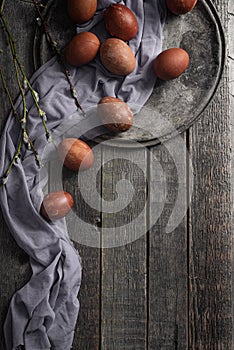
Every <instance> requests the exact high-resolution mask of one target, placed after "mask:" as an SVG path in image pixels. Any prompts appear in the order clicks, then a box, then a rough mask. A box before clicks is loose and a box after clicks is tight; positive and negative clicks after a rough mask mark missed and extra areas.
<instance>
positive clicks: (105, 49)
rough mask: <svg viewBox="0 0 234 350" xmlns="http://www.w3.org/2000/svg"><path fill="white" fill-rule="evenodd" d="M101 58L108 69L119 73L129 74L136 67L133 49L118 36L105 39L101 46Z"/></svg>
mask: <svg viewBox="0 0 234 350" xmlns="http://www.w3.org/2000/svg"><path fill="white" fill-rule="evenodd" d="M100 59H101V62H102V64H103V65H104V67H105V68H106V69H108V70H109V71H110V72H111V73H114V74H118V75H128V74H130V73H131V72H133V71H134V69H135V67H136V59H135V56H134V54H133V52H132V49H131V48H130V47H129V46H128V45H127V44H126V43H125V42H124V41H123V40H120V39H116V38H109V39H107V40H105V41H104V43H103V44H102V45H101V48H100Z"/></svg>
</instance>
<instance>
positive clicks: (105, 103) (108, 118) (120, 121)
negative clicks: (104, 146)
mask: <svg viewBox="0 0 234 350" xmlns="http://www.w3.org/2000/svg"><path fill="white" fill-rule="evenodd" d="M97 110H98V116H99V118H100V119H101V121H102V122H103V124H104V125H105V127H106V128H107V129H109V130H110V131H113V132H115V133H119V132H124V131H127V130H129V129H130V128H131V126H132V124H133V113H132V111H131V109H130V108H129V106H128V105H127V103H125V102H124V101H122V100H120V99H119V98H116V97H111V96H105V97H103V98H102V99H101V100H100V101H99V104H98V107H97Z"/></svg>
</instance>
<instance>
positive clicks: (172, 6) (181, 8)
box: [166, 0, 197, 15]
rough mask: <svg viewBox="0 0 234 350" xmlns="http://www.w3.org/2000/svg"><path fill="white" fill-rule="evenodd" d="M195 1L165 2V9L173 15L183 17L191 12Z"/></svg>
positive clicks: (167, 0) (177, 0)
mask: <svg viewBox="0 0 234 350" xmlns="http://www.w3.org/2000/svg"><path fill="white" fill-rule="evenodd" d="M196 3H197V0H166V5H167V8H168V9H169V10H170V11H171V12H172V13H174V14H175V15H183V14H185V13H187V12H189V11H191V10H192V9H193V8H194V6H195V5H196Z"/></svg>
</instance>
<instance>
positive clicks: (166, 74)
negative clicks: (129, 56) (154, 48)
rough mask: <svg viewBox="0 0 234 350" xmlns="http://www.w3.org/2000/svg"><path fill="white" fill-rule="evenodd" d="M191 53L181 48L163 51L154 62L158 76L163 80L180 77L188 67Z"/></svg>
mask: <svg viewBox="0 0 234 350" xmlns="http://www.w3.org/2000/svg"><path fill="white" fill-rule="evenodd" d="M188 64H189V55H188V53H187V52H186V51H185V50H183V49H180V48H171V49H167V50H165V51H163V52H161V53H160V54H159V55H158V56H157V57H156V59H155V60H154V62H153V69H154V73H155V74H156V76H157V77H158V78H160V79H162V80H171V79H175V78H178V77H179V76H180V75H181V74H182V73H183V72H184V71H185V70H186V68H187V67H188Z"/></svg>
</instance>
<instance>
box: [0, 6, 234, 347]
mask: <svg viewBox="0 0 234 350" xmlns="http://www.w3.org/2000/svg"><path fill="white" fill-rule="evenodd" d="M198 1H199V0H198ZM213 2H214V4H215V6H216V8H217V10H218V13H219V15H220V18H221V21H222V24H223V26H224V29H225V32H226V34H227V35H226V37H227V43H228V38H229V39H230V41H229V44H228V45H227V46H228V50H229V51H228V53H227V56H229V57H230V59H227V60H226V64H225V69H224V74H223V77H222V81H221V83H220V85H219V88H218V91H217V93H216V95H215V97H214V98H213V100H212V102H211V103H210V105H209V107H208V108H207V109H206V110H205V112H204V113H203V114H202V116H201V118H200V119H199V121H197V122H196V123H195V124H194V125H193V126H192V127H191V128H190V129H189V130H188V131H187V132H185V133H184V134H183V135H182V138H183V140H184V142H185V143H186V145H187V148H188V150H189V155H190V158H191V160H192V165H193V179H194V187H193V192H192V200H191V204H190V206H189V209H188V211H187V214H186V216H185V217H184V219H183V220H182V221H181V223H180V224H179V226H178V227H177V228H176V229H174V230H173V232H171V233H169V234H168V233H166V230H165V227H166V225H167V222H168V220H169V217H170V215H171V212H172V210H173V207H174V205H175V201H176V196H177V193H176V191H177V189H178V177H177V173H176V169H175V164H174V162H173V160H172V158H171V156H170V154H169V152H168V148H169V146H171V147H174V145H175V142H176V140H175V139H173V140H171V141H169V143H167V145H161V146H155V147H151V148H150V152H149V151H147V150H146V149H140V150H139V149H135V150H131V151H129V152H131V155H128V158H129V159H131V157H132V159H133V160H134V159H136V158H137V159H138V158H139V159H140V160H141V167H143V168H145V169H147V171H148V174H149V176H150V178H151V179H152V181H151V182H149V183H148V188H147V186H146V182H145V177H144V174H142V172H140V171H136V169H135V168H134V165H132V166H131V165H129V163H128V164H126V163H125V162H124V161H121V160H120V161H116V159H114V158H120V159H121V158H124V155H125V152H126V151H125V150H123V149H114V148H103V149H102V150H101V152H100V150H99V153H98V155H97V157H102V163H103V164H104V166H103V169H102V171H101V172H99V173H98V177H97V189H98V190H99V192H100V193H101V194H102V197H103V198H104V199H105V200H110V201H111V200H113V199H114V198H115V195H116V183H117V182H118V181H119V180H120V179H121V178H123V177H125V179H128V180H130V181H131V182H132V183H133V185H134V186H135V188H136V191H137V195H138V200H136V199H135V200H134V201H133V203H132V205H130V206H129V207H128V210H127V211H126V210H125V211H124V212H123V213H120V214H116V215H108V214H106V213H100V212H99V213H98V212H96V211H93V210H91V209H90V208H89V207H88V206H87V205H83V206H82V207H81V208H80V209H79V210H80V215H81V216H82V217H83V219H86V220H88V222H89V223H90V224H91V225H92V226H93V227H95V228H96V230H98V229H99V228H100V227H116V232H117V233H118V227H119V226H121V225H122V224H123V223H126V222H129V221H131V220H132V218H133V217H134V215H135V213H136V212H138V211H139V210H140V211H142V210H143V213H144V220H142V222H141V225H142V230H143V231H145V232H147V227H148V225H151V224H152V223H154V220H155V216H156V215H157V205H152V206H148V207H147V208H144V206H143V205H142V203H144V201H145V198H146V196H147V195H150V196H152V198H153V196H154V191H155V188H159V187H160V186H162V181H163V180H162V179H161V178H160V177H156V175H155V167H154V164H153V161H152V159H153V157H154V156H156V157H157V158H158V159H159V161H160V164H161V166H162V168H163V171H164V176H165V179H166V182H167V194H166V203H165V205H164V209H163V212H162V214H161V216H160V218H159V220H158V221H157V223H156V224H153V227H152V228H151V230H150V231H149V232H148V233H145V234H144V235H142V236H141V237H140V238H139V239H138V240H136V241H134V242H132V243H129V244H127V245H124V246H120V247H117V248H109V249H108V248H104V249H99V248H92V247H88V246H85V245H81V244H76V246H77V248H78V249H79V252H80V254H81V257H82V260H83V281H82V286H81V290H80V294H79V300H80V303H81V307H80V313H79V319H78V323H77V329H76V334H75V339H74V349H76V350H78V349H79V350H96V349H107V350H112V349H115V350H118V349H121V350H122V349H123V350H127V349H128V350H130V349H132V350H144V349H148V350H156V349H157V350H172V349H174V350H185V349H207V350H215V349H217V350H218V349H219V350H221V349H222V350H232V349H233V346H234V343H233V341H232V333H233V331H232V329H233V328H234V327H233V324H232V287H233V285H232V215H231V214H232V193H231V184H232V173H233V172H231V166H232V163H231V125H232V118H231V117H232V114H233V110H234V109H233V94H234V85H233V83H232V81H233V80H232V79H234V61H233V59H232V58H231V57H234V45H233V40H232V35H233V30H234V16H233V13H234V4H233V1H232V0H222V1H220V0H214V1H213ZM6 15H7V18H8V20H9V22H10V23H11V24H12V29H13V33H14V37H15V38H16V44H17V49H18V52H19V55H20V58H21V59H22V61H23V62H24V66H25V68H26V71H27V74H28V75H29V76H30V75H31V74H32V73H33V58H32V57H33V38H34V33H35V28H36V21H35V18H36V14H35V10H34V7H33V6H32V4H30V2H28V1H26V0H25V1H23V0H22V1H20V0H9V1H7V4H6ZM228 19H229V20H230V21H229V22H228ZM228 34H229V36H228ZM0 40H1V45H2V47H3V48H4V53H2V54H1V57H0V59H1V62H3V64H4V71H5V75H6V77H7V79H8V83H9V86H10V88H11V91H12V93H13V96H16V95H17V94H18V89H17V86H16V83H15V80H14V73H13V67H12V65H11V64H10V62H9V56H8V54H9V51H8V49H7V48H6V45H5V38H4V36H2V35H1V39H0ZM229 82H230V84H229ZM0 96H2V98H1V105H0V109H1V118H0V122H1V124H0V126H1V130H2V129H3V127H4V123H5V120H6V117H7V114H8V111H9V104H8V101H7V99H6V98H5V95H4V93H3V89H2V86H0ZM110 158H112V159H113V160H110V161H108V162H106V160H108V159H110ZM182 160H183V161H182V163H183V164H182V165H183V166H184V167H185V169H187V156H186V154H185V153H184V154H183V156H182ZM65 175H67V176H65V187H66V188H67V189H69V188H70V190H72V191H73V194H75V196H76V201H77V203H79V201H81V195H80V193H79V191H78V190H77V187H76V186H75V185H74V183H75V182H76V178H75V176H74V175H71V174H69V173H65ZM187 180H188V178H186V177H185V179H184V181H185V184H186V183H187V182H186V181H187ZM87 183H88V181H87ZM52 188H53V186H52V185H51V188H50V189H52ZM89 191H90V188H89V187H88V188H87V193H89ZM187 200H188V193H187V192H186V191H185V193H184V201H185V202H186V201H187ZM0 221H1V235H0V247H1V248H0V254H1V268H0V272H1V285H0V297H1V302H0V308H1V337H0V348H1V349H5V346H4V340H3V336H2V324H3V321H4V318H5V315H6V311H7V308H8V305H9V301H10V298H11V296H12V295H13V293H14V292H15V290H16V289H18V288H20V287H21V286H23V285H24V284H25V283H26V282H27V281H28V279H29V278H30V267H29V262H28V257H27V255H26V254H25V253H24V252H23V251H22V250H20V249H19V248H18V247H17V245H16V243H15V242H14V240H13V239H12V237H11V234H10V232H9V230H8V228H7V227H6V225H5V223H4V220H3V218H2V217H1V218H0ZM68 227H69V231H70V232H74V231H75V230H77V229H78V227H76V223H74V221H73V220H71V219H69V218H68ZM31 350H33V349H31Z"/></svg>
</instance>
